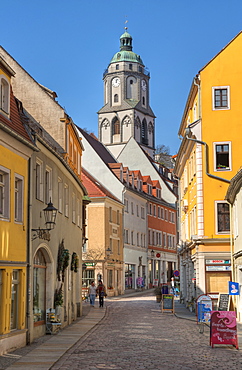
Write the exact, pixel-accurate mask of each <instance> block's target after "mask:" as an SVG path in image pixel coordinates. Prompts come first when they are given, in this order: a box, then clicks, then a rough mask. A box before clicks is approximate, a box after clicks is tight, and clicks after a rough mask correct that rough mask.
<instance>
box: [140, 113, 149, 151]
mask: <svg viewBox="0 0 242 370" xmlns="http://www.w3.org/2000/svg"><path fill="white" fill-rule="evenodd" d="M141 142H142V144H145V145H147V144H148V134H147V122H146V119H145V118H144V119H143V121H142V126H141Z"/></svg>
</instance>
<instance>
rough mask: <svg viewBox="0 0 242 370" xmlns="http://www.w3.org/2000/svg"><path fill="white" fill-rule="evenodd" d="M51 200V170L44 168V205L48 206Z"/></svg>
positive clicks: (47, 167)
mask: <svg viewBox="0 0 242 370" xmlns="http://www.w3.org/2000/svg"><path fill="white" fill-rule="evenodd" d="M50 199H52V168H50V167H49V166H46V167H45V203H46V204H48V203H49V202H50Z"/></svg>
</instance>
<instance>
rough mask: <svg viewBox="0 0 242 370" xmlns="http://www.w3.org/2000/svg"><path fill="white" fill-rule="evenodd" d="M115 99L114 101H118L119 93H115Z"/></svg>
mask: <svg viewBox="0 0 242 370" xmlns="http://www.w3.org/2000/svg"><path fill="white" fill-rule="evenodd" d="M113 100H114V103H118V94H115V95H114V99H113Z"/></svg>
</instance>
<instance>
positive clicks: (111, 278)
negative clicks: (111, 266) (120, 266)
mask: <svg viewBox="0 0 242 370" xmlns="http://www.w3.org/2000/svg"><path fill="white" fill-rule="evenodd" d="M108 289H113V270H108Z"/></svg>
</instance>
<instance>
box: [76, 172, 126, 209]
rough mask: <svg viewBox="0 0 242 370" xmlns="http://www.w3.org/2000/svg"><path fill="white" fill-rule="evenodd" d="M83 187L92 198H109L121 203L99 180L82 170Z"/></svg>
mask: <svg viewBox="0 0 242 370" xmlns="http://www.w3.org/2000/svg"><path fill="white" fill-rule="evenodd" d="M82 180H83V185H84V186H85V188H86V189H87V192H88V195H89V197H90V198H100V197H108V198H111V199H113V200H116V201H117V202H119V203H121V202H120V201H119V199H118V198H116V197H115V196H114V195H113V194H112V193H111V192H110V191H108V190H107V189H106V188H105V187H104V186H103V185H102V184H100V182H99V181H98V180H96V179H95V178H94V177H93V176H91V175H90V173H89V172H87V171H86V170H85V169H84V168H82Z"/></svg>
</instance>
